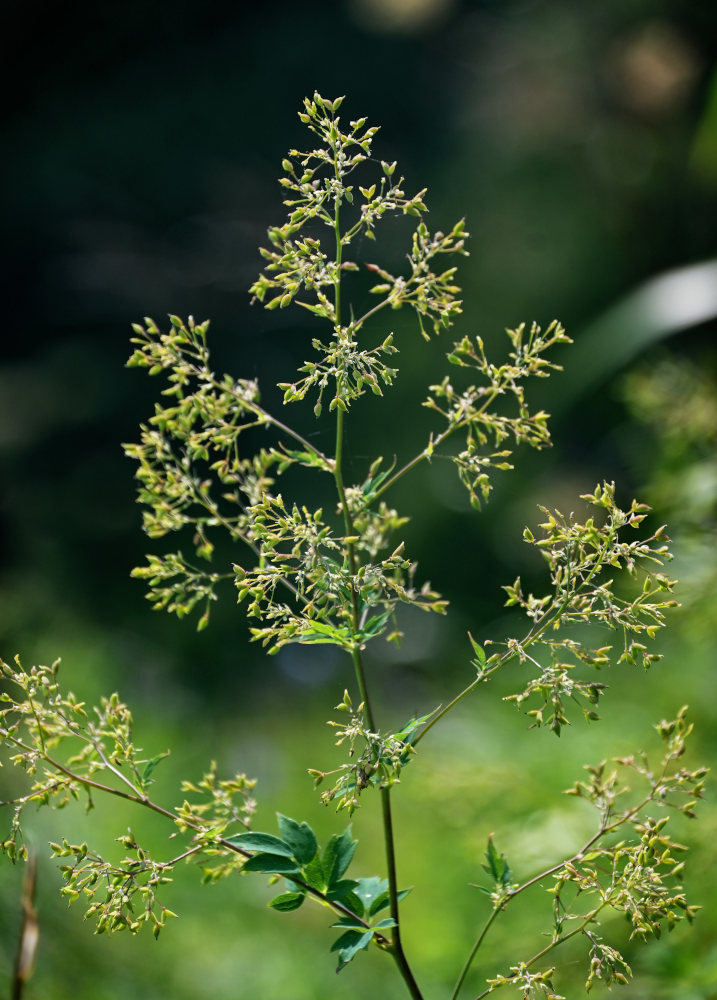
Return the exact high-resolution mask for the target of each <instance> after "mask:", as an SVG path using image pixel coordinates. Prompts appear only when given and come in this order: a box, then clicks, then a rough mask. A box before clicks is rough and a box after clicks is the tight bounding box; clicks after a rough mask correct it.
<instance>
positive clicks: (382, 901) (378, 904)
mask: <svg viewBox="0 0 717 1000" xmlns="http://www.w3.org/2000/svg"><path fill="white" fill-rule="evenodd" d="M410 891H411V890H410V889H399V891H398V892H397V893H396V899H397V900H398V902H399V903H400V902H401V900H402V899H404V898H405V897H406V896H407V895H408V894H409V892H410ZM390 902H391V897H390V896H389V894H388V891H386V892H382V893H381V895H380V896H377V897H376V898H375V899H374V901H373V903H371V905H370V906H369V908H368V915H369V917H373V916H375V914H377V913H380V912H381V910H385V909H386V907H387V906H389V905H390ZM382 925H383V921H381V923H380V924H377V925H376V926H377V927H380V926H382Z"/></svg>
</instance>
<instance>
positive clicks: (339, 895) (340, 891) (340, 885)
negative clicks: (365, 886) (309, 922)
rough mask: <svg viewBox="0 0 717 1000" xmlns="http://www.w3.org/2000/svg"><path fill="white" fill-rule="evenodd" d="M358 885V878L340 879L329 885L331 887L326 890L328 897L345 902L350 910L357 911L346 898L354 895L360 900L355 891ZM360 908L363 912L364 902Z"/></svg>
mask: <svg viewBox="0 0 717 1000" xmlns="http://www.w3.org/2000/svg"><path fill="white" fill-rule="evenodd" d="M357 885H358V882H357V881H356V879H353V878H342V879H339V881H338V882H334V883H333V884H332V885H331V886H330V887H329V889H328V890H327V892H326V898H327V899H330V900H332V901H336V902H343V903H345V905H346V906H348V907H349V909H350V910H353V912H354V913H356V912H357V911H356V910H355V909H354V907H353V906H351V905H349V903H346V900H347V899H348V898H349V897H350V896H354V898H355V899H356V900H358V896H356V894H355V893H354V889H355V888H356V886H357ZM359 904H360V901H359ZM358 910H359V911H360V912H363V910H362V904H360V905H359V907H358Z"/></svg>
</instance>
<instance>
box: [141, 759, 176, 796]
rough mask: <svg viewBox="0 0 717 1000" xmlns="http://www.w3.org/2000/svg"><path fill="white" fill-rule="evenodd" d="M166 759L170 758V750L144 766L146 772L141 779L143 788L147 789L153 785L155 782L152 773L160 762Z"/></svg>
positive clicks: (143, 772)
mask: <svg viewBox="0 0 717 1000" xmlns="http://www.w3.org/2000/svg"><path fill="white" fill-rule="evenodd" d="M165 757H169V750H165V751H164V753H158V754H157V756H156V757H153V758H152V759H151V760H148V761H147V763H146V764H145V766H144V771H142V777H141V778H140V783H141V785H142V788H146V787H147V786H148V785H151V784H152V782H153V780H154V779H153V778H152V772H153V771H154V769H155V767H156V766H157V764H159V762H160V760H164V758H165Z"/></svg>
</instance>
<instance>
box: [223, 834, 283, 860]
mask: <svg viewBox="0 0 717 1000" xmlns="http://www.w3.org/2000/svg"><path fill="white" fill-rule="evenodd" d="M228 840H229V842H230V843H231V844H233V845H234V846H235V847H241V849H242V850H243V851H260V852H261V853H262V854H279V855H281V856H282V857H284V858H293V857H294V851H293V849H292V848H291V846H290V845H289V844H287V843H286V841H284V840H280V839H279V837H275V836H274V835H273V833H238V834H237V835H236V836H235V837H229V838H228Z"/></svg>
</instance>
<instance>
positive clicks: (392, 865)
mask: <svg viewBox="0 0 717 1000" xmlns="http://www.w3.org/2000/svg"><path fill="white" fill-rule="evenodd" d="M334 163H335V171H336V180H337V182H338V183H339V184H340V182H341V175H340V172H339V167H338V162H337V161H336V159H335V161H334ZM340 209H341V200H340V195H338V194H337V196H336V201H335V203H334V234H335V237H336V281H335V283H334V311H335V323H336V330H337V334H338V336H341V256H342V250H343V243H342V239H341V225H340V218H339V216H340ZM336 396H337V400H340V398H341V375H339V376H338V378H337V384H336ZM341 402H342V401H341ZM344 417H345V411H344V409H343V408H342V406H341V405H340V403H338V402H337V406H336V448H335V452H334V481H335V483H336V492H337V493H338V497H339V503H340V504H341V511H342V513H343V518H344V528H345V530H346V535H347V536H348V537H349V538H351V537H352V536H353V535H354V525H353V518H352V516H351V511H350V509H349V505H348V502H347V499H346V489H345V487H344V478H343V446H344ZM347 558H348V563H349V570H350V573H351V576H352V577H355V576H356V570H357V559H356V549H355V546H354V543H353V542H352V541H349V542H348V543H347ZM351 603H352V607H351V622H352V630H353V633H354V635H355V636H356V635H357V634H358V632H359V604H358V594H357V592H356V589H355V588H353V587H352V589H351ZM356 641H358V640H356ZM351 658H352V660H353V664H354V673H355V675H356V683H357V685H358V689H359V692H360V695H361V700H362V702H363V708H364V712H365V714H366V721H367V723H368V726H369V729H370V730H371V732H374V733H375V732H378V729H377V728H376V722H375V717H374V714H373V709H372V707H371V700H370V698H369V693H368V686H367V684H366V673H365V671H364V668H363V663H362V661H361V651H360V648H359V646H358V645H355V646H354V648H353V650H352V652H351ZM380 794H381V815H382V821H383V839H384V848H385V853H386V867H387V870H388V872H387V873H388V895H389V901H390V912H391V918H392V919H393V921H394V923H395V926H394V927H393V930H392V940H391V943H390V946H389V947H388V949H387V950H388V951H389V952H390V953H391V955H392V956H393V959H394V961H395V963H396V965H397V967H398V971H399V972H400V974H401V977H402V978H403V981H404V982H405V984H406V987H407V989H408V992H409V993H410V995H411V997H412V998H413V1000H423V995H422V993H421V991H420V989H419V988H418V984H417V982H416V980H415V978H414V975H413V972H412V971H411V967H410V965H409V964H408V959H407V958H406V955H405V952H404V950H403V944H402V942H401V925H400V918H399V912H398V879H397V875H396V847H395V841H394V836H393V817H392V814H391V789H390V788H381V789H380Z"/></svg>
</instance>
